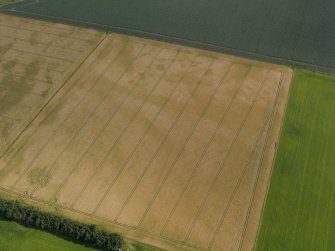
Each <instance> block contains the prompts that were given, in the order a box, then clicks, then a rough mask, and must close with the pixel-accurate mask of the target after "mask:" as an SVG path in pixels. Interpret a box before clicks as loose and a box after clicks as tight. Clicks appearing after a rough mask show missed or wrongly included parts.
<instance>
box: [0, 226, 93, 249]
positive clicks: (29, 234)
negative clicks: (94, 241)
mask: <svg viewBox="0 0 335 251" xmlns="http://www.w3.org/2000/svg"><path fill="white" fill-rule="evenodd" d="M93 250H95V249H92V248H86V247H85V246H82V245H79V244H75V243H72V242H69V241H67V240H64V239H61V238H59V237H57V236H54V235H52V234H49V233H46V232H43V231H39V230H35V229H30V228H25V227H23V226H21V225H19V224H17V223H15V222H8V221H4V220H0V251H93Z"/></svg>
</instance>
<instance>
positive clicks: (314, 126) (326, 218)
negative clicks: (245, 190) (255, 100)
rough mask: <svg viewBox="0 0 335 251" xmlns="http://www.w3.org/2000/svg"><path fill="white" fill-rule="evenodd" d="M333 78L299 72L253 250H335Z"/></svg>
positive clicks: (334, 114) (334, 118)
mask: <svg viewBox="0 0 335 251" xmlns="http://www.w3.org/2000/svg"><path fill="white" fill-rule="evenodd" d="M334 124H335V77H333V76H329V75H325V74H319V73H313V72H310V71H306V70H297V71H296V72H295V76H294V79H293V84H292V89H291V94H290V99H289V103H288V107H287V112H286V116H285V121H284V125H283V130H282V135H281V139H280V144H279V149H278V152H277V156H276V161H275V165H274V170H273V174H272V178H271V185H270V188H269V193H268V197H267V201H266V206H265V211H264V214H263V220H262V224H261V228H260V232H259V236H258V241H257V245H256V250H257V251H264V250H271V251H276V250H278V251H283V250H285V251H309V250H310V251H315V250H322V251H325V250H335V239H334V238H333V236H332V233H334V230H335V203H334V202H335V154H334V153H335V128H334Z"/></svg>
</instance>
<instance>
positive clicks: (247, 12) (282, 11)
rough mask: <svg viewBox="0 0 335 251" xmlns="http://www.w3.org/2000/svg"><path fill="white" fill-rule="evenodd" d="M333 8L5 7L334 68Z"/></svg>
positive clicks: (28, 3) (155, 3) (114, 2)
mask: <svg viewBox="0 0 335 251" xmlns="http://www.w3.org/2000/svg"><path fill="white" fill-rule="evenodd" d="M334 9H335V1H334V0H323V1H322V2H320V1H308V0H295V1H292V0H281V1H278V0H268V1H264V0H249V1H246V0H234V1H232V0H211V1H208V0H196V1H195V0H183V1H180V0H169V1H167V0H138V1H134V0H122V1H120V0H71V1H69V0H57V1H55V0H43V1H38V2H34V1H33V0H25V1H23V2H22V3H18V4H16V5H15V8H14V7H13V6H10V7H9V8H8V10H7V12H8V13H12V14H14V15H26V16H30V17H35V18H42V19H47V20H50V21H58V22H65V23H72V24H78V25H83V26H91V27H95V28H101V29H105V30H110V31H116V32H123V33H128V34H133V35H139V36H145V37H149V38H155V39H159V40H165V41H174V42H178V43H181V44H185V45H190V46H194V47H202V48H205V49H211V50H216V51H220V52H225V53H232V54H236V55H240V56H248V57H250V58H256V59H263V60H267V61H271V62H277V63H284V64H290V65H291V64H292V65H299V66H303V67H309V68H312V69H315V70H322V71H326V72H333V73H334V72H335V61H334V60H333V59H334V57H335V43H334V41H335V32H333V31H334V30H335V15H334Z"/></svg>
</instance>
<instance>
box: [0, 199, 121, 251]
mask: <svg viewBox="0 0 335 251" xmlns="http://www.w3.org/2000/svg"><path fill="white" fill-rule="evenodd" d="M0 217H2V218H4V219H7V220H11V221H16V222H17V223H19V224H22V225H24V226H28V227H32V228H36V229H41V230H44V231H47V232H50V233H54V234H56V235H59V236H61V237H64V238H66V239H70V240H73V241H75V242H80V243H83V244H86V245H87V246H90V247H93V248H98V249H101V250H105V251H115V250H120V249H121V248H122V246H123V238H122V237H121V236H120V235H119V234H117V233H108V232H106V231H104V230H101V229H99V228H98V227H97V226H96V225H89V224H84V223H81V222H78V221H74V220H71V219H68V218H65V217H63V216H60V215H56V214H53V213H50V212H45V211H41V210H40V209H38V208H36V207H33V206H30V205H27V204H24V203H22V202H20V201H17V200H15V201H14V200H7V199H2V198H0Z"/></svg>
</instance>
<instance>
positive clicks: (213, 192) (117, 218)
mask: <svg viewBox="0 0 335 251" xmlns="http://www.w3.org/2000/svg"><path fill="white" fill-rule="evenodd" d="M7 19H8V17H6V16H0V21H1V22H0V29H2V30H3V29H7V28H6V25H7V24H6V25H5V24H4V23H6V22H8V21H7ZM4 20H5V21H4ZM10 22H20V20H19V19H15V20H11V21H10ZM35 22H36V23H38V22H37V21H34V22H33V23H34V24H31V25H32V26H33V25H36V23H35ZM43 24H45V23H43ZM3 26H4V27H5V28H4V27H3ZM56 26H57V25H56ZM19 27H20V28H21V25H19ZM24 27H25V26H24ZM66 27H68V26H66ZM25 29H28V28H25ZM44 29H45V30H46V31H49V29H50V30H51V31H53V30H54V29H55V28H54V27H52V26H51V25H49V24H48V25H47V26H45V27H44ZM62 29H64V27H63V26H62ZM67 29H70V28H67ZM71 29H74V28H72V27H71ZM2 30H0V32H1V31H2ZM51 31H50V32H51ZM80 32H83V31H80ZM87 32H88V33H87V34H90V35H91V36H92V37H94V39H95V37H96V36H98V35H97V34H98V33H94V32H93V31H87ZM6 34H7V32H6ZM20 34H22V33H20ZM71 34H77V33H76V32H73V33H71ZM80 34H82V33H78V34H77V35H76V36H81V37H85V35H80ZM85 34H86V33H85ZM73 36H74V35H73ZM45 39H47V38H45ZM38 41H41V39H38ZM63 41H66V40H63ZM85 45H86V44H85ZM20 46H21V45H20ZM29 46H30V47H29V48H31V50H33V51H35V50H38V48H39V47H38V45H32V42H30V45H29ZM62 46H63V47H62V48H63V50H69V51H73V50H74V49H73V48H72V47H71V46H70V45H68V44H66V43H65V44H62ZM72 46H74V45H72ZM78 46H79V45H78ZM82 46H84V45H82ZM20 48H22V47H20ZM84 48H86V47H84ZM73 53H75V51H74V52H73ZM57 55H58V56H61V55H62V54H58V53H57ZM65 56H66V57H69V56H71V58H72V57H75V55H74V56H72V54H67V53H64V57H65ZM18 58H20V57H18ZM66 60H69V59H66ZM59 67H60V68H61V69H63V68H66V69H67V67H65V66H64V65H63V64H62V63H60V64H59ZM62 67H63V68H62ZM37 69H38V70H39V71H42V70H41V69H42V68H41V67H38V68H37ZM64 70H65V69H64ZM48 72H49V71H46V73H45V74H42V73H40V75H38V74H34V76H35V75H36V76H41V77H45V78H47V76H53V75H52V74H48ZM57 76H58V75H57ZM62 76H63V75H62ZM290 78H291V71H290V70H289V69H287V68H284V67H281V66H274V65H270V64H264V63H259V62H255V61H249V60H244V59H240V58H235V57H228V56H224V55H222V54H217V53H211V52H206V51H201V50H195V49H189V48H186V47H181V46H175V45H171V44H166V43H160V42H154V41H149V40H144V39H140V38H133V37H128V36H123V35H117V34H110V35H108V36H107V37H106V38H105V39H104V40H103V41H102V43H101V44H100V45H99V47H98V48H97V49H96V50H95V51H94V53H93V54H91V55H90V56H89V57H88V58H87V59H86V60H85V62H84V63H83V64H82V65H81V67H80V68H79V69H78V70H77V71H76V72H75V74H74V75H73V76H72V77H71V78H70V79H69V80H68V81H67V82H66V84H65V85H64V87H63V88H62V89H61V90H60V91H59V92H58V93H57V95H56V96H55V97H54V98H53V99H52V100H51V102H50V103H49V104H48V105H47V106H46V107H45V109H43V111H42V112H41V113H40V114H39V115H38V116H37V117H36V119H35V120H34V121H32V123H31V125H30V126H29V127H28V128H27V129H26V130H25V131H24V132H23V133H22V135H21V136H20V137H19V139H18V140H17V141H16V142H15V143H14V144H13V145H12V146H11V147H10V148H9V151H8V152H7V153H6V154H5V156H3V157H2V158H1V159H0V185H1V187H2V188H3V189H5V190H6V191H12V192H15V193H18V194H21V195H23V196H25V197H26V198H29V199H37V200H41V201H45V202H48V203H50V204H51V205H52V206H55V205H59V206H62V207H64V208H67V209H68V210H70V211H71V210H72V211H75V212H77V213H79V214H80V213H81V214H83V215H88V216H89V217H92V218H95V219H97V220H103V221H105V222H107V224H108V225H110V226H112V228H115V229H117V230H119V231H122V232H124V233H125V234H126V236H130V237H132V238H136V239H138V240H144V241H148V242H150V243H152V244H154V245H157V246H161V247H165V248H168V249H186V250H187V249H190V250H194V249H195V250H241V249H243V250H250V249H251V247H252V245H253V241H254V238H255V233H256V232H257V226H258V221H259V219H260V212H261V208H262V205H263V199H264V196H265V192H266V186H267V181H268V178H269V173H270V170H271V165H272V158H273V155H274V150H275V142H276V140H277V137H278V133H279V131H278V130H279V128H280V125H281V120H282V115H283V109H284V107H285V104H286V99H287V94H288V89H289V84H290ZM57 83H58V82H57ZM59 83H61V81H59ZM27 95H28V94H27ZM25 97H26V96H24V98H25ZM27 97H29V96H27ZM18 104H19V103H18ZM14 107H15V106H14ZM17 109H19V108H17ZM9 113H10V111H9ZM256 188H257V189H256ZM244 237H245V238H244ZM172 244H173V245H174V246H173V245H172ZM166 245H172V246H166Z"/></svg>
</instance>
